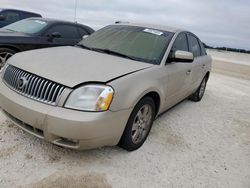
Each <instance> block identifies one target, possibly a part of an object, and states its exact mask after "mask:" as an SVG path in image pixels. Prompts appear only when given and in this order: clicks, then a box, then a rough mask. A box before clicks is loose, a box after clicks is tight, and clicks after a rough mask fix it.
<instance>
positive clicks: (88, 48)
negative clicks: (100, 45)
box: [76, 44, 93, 50]
mask: <svg viewBox="0 0 250 188" xmlns="http://www.w3.org/2000/svg"><path fill="white" fill-rule="evenodd" d="M76 46H80V47H81V48H84V49H87V50H93V48H90V47H88V46H85V45H84V44H77V45H76Z"/></svg>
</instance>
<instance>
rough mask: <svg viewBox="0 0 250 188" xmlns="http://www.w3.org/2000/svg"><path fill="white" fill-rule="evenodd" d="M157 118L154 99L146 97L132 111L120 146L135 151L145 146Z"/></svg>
mask: <svg viewBox="0 0 250 188" xmlns="http://www.w3.org/2000/svg"><path fill="white" fill-rule="evenodd" d="M154 118H155V103H154V101H153V99H152V98H150V97H145V98H143V99H141V100H140V102H138V103H137V105H136V106H135V108H134V110H133V111H132V113H131V115H130V117H129V119H128V123H127V125H126V128H125V130H124V133H123V135H122V138H121V140H120V142H119V146H120V147H122V148H124V149H126V150H128V151H133V150H136V149H138V148H139V147H141V146H142V145H143V143H144V142H145V140H146V139H147V137H148V134H149V132H150V130H151V127H152V124H153V121H154Z"/></svg>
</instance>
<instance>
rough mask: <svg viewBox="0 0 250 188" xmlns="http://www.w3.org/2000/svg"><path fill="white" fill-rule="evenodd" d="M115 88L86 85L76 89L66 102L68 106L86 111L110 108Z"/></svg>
mask: <svg viewBox="0 0 250 188" xmlns="http://www.w3.org/2000/svg"><path fill="white" fill-rule="evenodd" d="M113 95H114V90H113V89H112V87H110V86H105V85H94V84H93V85H86V86H83V87H80V88H77V89H76V90H74V91H73V92H72V93H71V94H70V96H69V98H68V99H67V101H66V103H65V105H64V106H65V107H66V108H71V109H76V110H84V111H105V110H108V109H109V106H110V103H111V101H112V99H113Z"/></svg>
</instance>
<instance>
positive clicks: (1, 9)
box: [0, 8, 41, 16]
mask: <svg viewBox="0 0 250 188" xmlns="http://www.w3.org/2000/svg"><path fill="white" fill-rule="evenodd" d="M3 10H12V11H19V12H24V13H29V14H36V15H40V14H38V13H35V12H30V11H26V10H19V9H12V8H0V11H3ZM40 16H41V15H40Z"/></svg>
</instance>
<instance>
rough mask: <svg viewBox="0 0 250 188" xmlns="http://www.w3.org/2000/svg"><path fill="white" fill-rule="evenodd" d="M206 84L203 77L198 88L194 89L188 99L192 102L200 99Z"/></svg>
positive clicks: (205, 79)
mask: <svg viewBox="0 0 250 188" xmlns="http://www.w3.org/2000/svg"><path fill="white" fill-rule="evenodd" d="M206 86H207V77H204V78H203V80H202V81H201V84H200V86H199V88H198V89H197V90H196V91H195V93H194V94H193V95H191V96H190V98H189V99H190V100H191V101H194V102H199V101H201V99H202V97H203V96H204V93H205V90H206Z"/></svg>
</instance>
